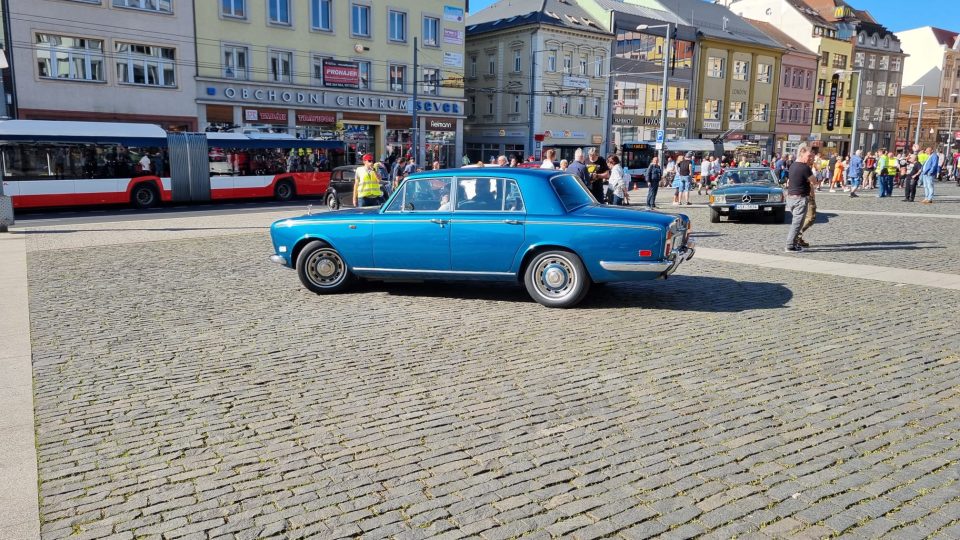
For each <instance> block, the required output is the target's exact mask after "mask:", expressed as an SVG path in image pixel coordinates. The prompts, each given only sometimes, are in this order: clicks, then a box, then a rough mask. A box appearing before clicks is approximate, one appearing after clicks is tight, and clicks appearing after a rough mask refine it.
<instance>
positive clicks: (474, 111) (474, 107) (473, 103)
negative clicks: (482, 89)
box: [470, 96, 477, 116]
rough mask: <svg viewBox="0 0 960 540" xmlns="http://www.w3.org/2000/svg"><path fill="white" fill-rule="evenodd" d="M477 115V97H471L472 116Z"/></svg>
mask: <svg viewBox="0 0 960 540" xmlns="http://www.w3.org/2000/svg"><path fill="white" fill-rule="evenodd" d="M476 115H477V96H470V116H476Z"/></svg>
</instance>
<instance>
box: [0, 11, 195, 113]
mask: <svg viewBox="0 0 960 540" xmlns="http://www.w3.org/2000/svg"><path fill="white" fill-rule="evenodd" d="M192 4H193V2H188V1H187V0H157V1H152V2H144V1H141V0H87V1H81V2H76V1H74V2H64V1H60V0H9V1H8V2H7V3H6V6H7V7H8V10H7V11H6V12H5V15H6V16H7V17H9V21H10V24H9V25H8V27H9V29H10V34H9V36H8V37H9V41H10V43H11V44H12V45H13V46H12V47H11V48H10V51H9V52H10V53H11V54H10V65H11V69H12V70H13V77H12V79H13V81H12V82H13V84H14V88H13V89H12V91H13V92H15V96H16V97H15V103H16V106H17V110H16V114H17V117H18V118H21V119H36V120H92V121H113V122H147V123H154V124H158V125H160V126H161V127H163V128H165V129H167V130H177V131H184V130H195V129H196V128H197V111H196V105H194V99H195V97H196V86H195V84H194V82H193V80H192V79H193V75H194V64H195V49H194V36H193V24H194V19H193V7H192ZM53 13H55V14H56V17H51V14H53ZM9 90H10V89H8V91H9ZM11 101H14V100H13V99H11Z"/></svg>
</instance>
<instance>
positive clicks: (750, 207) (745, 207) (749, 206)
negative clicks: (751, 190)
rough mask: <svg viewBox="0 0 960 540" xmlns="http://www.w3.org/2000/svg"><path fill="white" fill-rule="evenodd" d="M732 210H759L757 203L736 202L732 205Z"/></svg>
mask: <svg viewBox="0 0 960 540" xmlns="http://www.w3.org/2000/svg"><path fill="white" fill-rule="evenodd" d="M733 209H734V210H759V209H760V205H759V204H738V205H736V206H734V207H733Z"/></svg>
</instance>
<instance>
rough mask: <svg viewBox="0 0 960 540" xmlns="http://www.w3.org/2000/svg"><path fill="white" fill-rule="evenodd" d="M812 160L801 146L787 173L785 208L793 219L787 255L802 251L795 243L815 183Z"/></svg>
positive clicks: (788, 237)
mask: <svg viewBox="0 0 960 540" xmlns="http://www.w3.org/2000/svg"><path fill="white" fill-rule="evenodd" d="M812 160H813V154H812V153H811V152H810V148H809V147H807V145H806V144H801V145H800V146H799V147H798V148H797V160H796V161H794V162H793V165H791V166H790V171H789V172H788V173H787V208H788V209H790V213H791V215H792V217H793V219H792V220H791V221H790V231H789V232H788V233H787V242H786V246H785V247H784V251H785V252H787V253H799V252H801V251H803V248H802V247H800V244H798V243H797V236H798V235H799V234H800V227H802V226H803V219H804V218H805V217H806V216H807V198H808V197H809V196H810V190H811V187H812V186H814V185H815V184H816V181H817V177H816V176H814V174H813V169H811V168H810V163H811V161H812Z"/></svg>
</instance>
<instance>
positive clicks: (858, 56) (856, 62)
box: [853, 52, 864, 67]
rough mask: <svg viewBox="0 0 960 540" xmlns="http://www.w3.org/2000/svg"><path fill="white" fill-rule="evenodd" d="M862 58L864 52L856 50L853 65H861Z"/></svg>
mask: <svg viewBox="0 0 960 540" xmlns="http://www.w3.org/2000/svg"><path fill="white" fill-rule="evenodd" d="M863 58H864V54H863V53H862V52H858V53H857V54H855V55H853V65H854V67H863Z"/></svg>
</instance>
